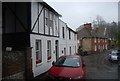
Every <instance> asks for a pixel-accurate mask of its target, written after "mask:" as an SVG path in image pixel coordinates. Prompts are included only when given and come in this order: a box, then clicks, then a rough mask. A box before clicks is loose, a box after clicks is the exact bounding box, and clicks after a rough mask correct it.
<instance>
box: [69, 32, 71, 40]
mask: <svg viewBox="0 0 120 81" xmlns="http://www.w3.org/2000/svg"><path fill="white" fill-rule="evenodd" d="M69 39H71V33H70V30H69Z"/></svg>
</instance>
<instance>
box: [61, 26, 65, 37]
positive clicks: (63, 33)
mask: <svg viewBox="0 0 120 81" xmlns="http://www.w3.org/2000/svg"><path fill="white" fill-rule="evenodd" d="M64 30H65V29H64V27H62V35H63V38H65V32H64Z"/></svg>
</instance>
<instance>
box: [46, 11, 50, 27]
mask: <svg viewBox="0 0 120 81" xmlns="http://www.w3.org/2000/svg"><path fill="white" fill-rule="evenodd" d="M48 16H49V13H48V10H47V9H45V25H47V26H48V24H49V19H48Z"/></svg>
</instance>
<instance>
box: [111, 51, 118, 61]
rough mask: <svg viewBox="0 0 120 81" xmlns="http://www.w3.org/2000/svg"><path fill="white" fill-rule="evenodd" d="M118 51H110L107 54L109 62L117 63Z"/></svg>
mask: <svg viewBox="0 0 120 81" xmlns="http://www.w3.org/2000/svg"><path fill="white" fill-rule="evenodd" d="M119 53H120V52H119V51H118V50H112V51H111V53H110V54H109V60H110V61H118V60H119Z"/></svg>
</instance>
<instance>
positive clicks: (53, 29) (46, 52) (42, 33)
mask: <svg viewBox="0 0 120 81" xmlns="http://www.w3.org/2000/svg"><path fill="white" fill-rule="evenodd" d="M2 7H3V16H2V17H3V18H2V19H3V23H2V24H3V28H2V29H3V46H2V48H3V50H5V49H6V47H12V50H22V49H24V48H25V47H32V50H31V51H32V56H31V59H32V72H33V76H34V77H36V76H38V75H40V74H42V73H44V72H46V71H48V69H49V68H50V67H51V64H52V61H55V60H56V59H57V58H58V57H59V56H61V55H69V54H70V55H72V54H75V53H76V51H77V36H76V35H77V34H76V32H75V31H73V30H72V29H71V28H69V27H67V24H66V23H64V22H63V21H61V20H59V17H61V15H60V14H59V13H57V12H56V11H55V10H54V9H53V8H52V7H50V6H49V5H48V4H47V3H45V2H21V3H18V2H13V3H7V2H6V3H3V6H2Z"/></svg>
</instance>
